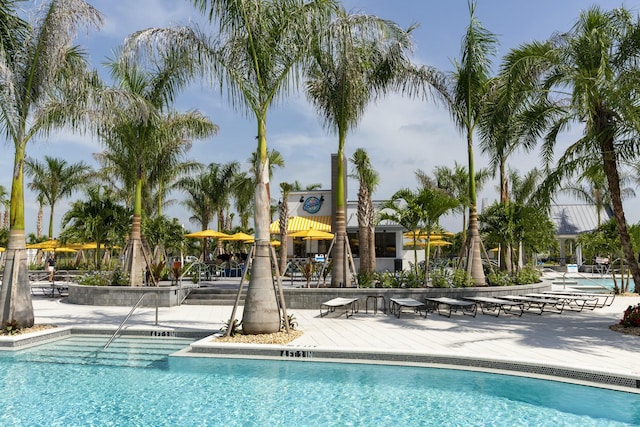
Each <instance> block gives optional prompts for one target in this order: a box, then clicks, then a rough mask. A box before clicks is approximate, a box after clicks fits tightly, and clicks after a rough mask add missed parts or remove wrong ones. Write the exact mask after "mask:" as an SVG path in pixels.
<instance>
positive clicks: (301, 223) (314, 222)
mask: <svg viewBox="0 0 640 427" xmlns="http://www.w3.org/2000/svg"><path fill="white" fill-rule="evenodd" d="M310 228H313V229H314V230H320V231H326V232H330V231H331V216H328V215H318V216H290V217H289V221H288V222H287V234H291V233H295V232H298V231H304V230H308V229H310ZM269 233H271V234H278V233H280V221H279V220H275V221H273V222H272V223H271V225H270V226H269Z"/></svg>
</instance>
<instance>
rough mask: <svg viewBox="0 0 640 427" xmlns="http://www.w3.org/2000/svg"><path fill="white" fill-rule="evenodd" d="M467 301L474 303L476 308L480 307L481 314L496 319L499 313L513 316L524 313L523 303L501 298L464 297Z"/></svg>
mask: <svg viewBox="0 0 640 427" xmlns="http://www.w3.org/2000/svg"><path fill="white" fill-rule="evenodd" d="M464 299H467V300H469V301H473V302H475V303H476V306H480V310H481V311H482V314H491V315H494V316H496V317H498V316H500V311H502V312H503V313H504V314H513V315H518V316H522V313H524V305H525V304H524V302H520V301H509V300H506V299H501V298H493V297H464Z"/></svg>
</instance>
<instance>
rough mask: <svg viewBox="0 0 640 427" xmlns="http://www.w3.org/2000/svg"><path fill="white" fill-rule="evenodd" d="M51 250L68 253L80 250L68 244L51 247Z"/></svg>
mask: <svg viewBox="0 0 640 427" xmlns="http://www.w3.org/2000/svg"><path fill="white" fill-rule="evenodd" d="M45 250H46V249H45ZM49 251H52V252H56V253H67V254H72V253H74V252H78V251H77V250H76V249H73V248H69V247H67V246H61V247H58V248H51V249H50V250H49Z"/></svg>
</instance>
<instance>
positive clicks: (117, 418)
mask: <svg viewBox="0 0 640 427" xmlns="http://www.w3.org/2000/svg"><path fill="white" fill-rule="evenodd" d="M32 351H34V350H26V351H20V352H17V353H15V354H6V353H0V381H1V382H2V388H1V390H2V393H1V394H0V405H1V407H2V411H0V425H24V426H27V425H28V426H37V425H47V426H78V425H96V426H116V425H118V426H120V425H135V426H240V425H242V426H264V425H269V426H306V425H347V426H348V425H376V426H387V425H389V426H391V425H393V426H398V425H400V426H409V425H411V426H414V425H434V426H441V425H452V424H458V425H495V426H500V425H504V426H514V425H536V426H547V425H548V426H562V425H567V426H574V425H580V426H604V425H607V426H617V425H634V424H636V425H637V424H640V395H638V394H632V393H624V392H616V391H610V390H604V389H598V388H592V387H585V386H577V385H573V384H564V383H559V382H554V381H543V380H537V379H530V378H520V377H513V376H507V375H496V374H486V373H477V372H467V371H457V370H447V369H436V368H421V367H407V366H388V365H365V364H340V363H322V362H307V361H297V360H286V361H274V360H244V359H243V360H239V359H217V358H191V357H170V358H169V359H168V363H164V364H153V365H151V367H147V368H131V367H112V366H102V365H96V364H81V363H73V364H52V363H37V362H33V361H29V354H30V352H32Z"/></svg>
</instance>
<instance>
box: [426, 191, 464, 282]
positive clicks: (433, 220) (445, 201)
mask: <svg viewBox="0 0 640 427" xmlns="http://www.w3.org/2000/svg"><path fill="white" fill-rule="evenodd" d="M417 196H418V197H417V201H418V203H419V205H420V206H421V207H422V209H421V210H420V215H421V222H422V230H423V231H424V232H425V233H426V235H427V241H426V244H425V247H424V250H425V254H424V261H425V275H424V285H425V286H427V284H428V283H429V258H430V253H429V252H430V250H431V236H432V235H433V234H435V233H436V231H439V229H440V227H439V221H440V217H441V216H442V215H445V214H447V213H448V212H450V211H452V210H453V209H455V208H456V207H458V206H459V205H458V201H457V200H456V199H455V198H453V197H451V196H450V195H449V194H447V193H446V192H445V191H443V190H441V189H439V188H432V187H423V188H421V189H420V190H419V191H418V194H417Z"/></svg>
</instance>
